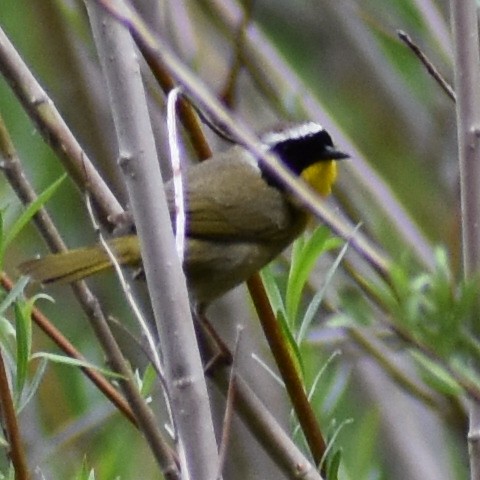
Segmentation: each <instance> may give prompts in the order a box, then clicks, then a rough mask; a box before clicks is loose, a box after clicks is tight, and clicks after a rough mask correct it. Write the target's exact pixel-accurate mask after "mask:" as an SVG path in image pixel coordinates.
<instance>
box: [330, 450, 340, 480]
mask: <svg viewBox="0 0 480 480" xmlns="http://www.w3.org/2000/svg"><path fill="white" fill-rule="evenodd" d="M341 461H342V449H338V450H337V451H336V452H335V453H334V454H333V455H332V457H331V458H330V460H329V462H328V467H327V478H328V480H338V470H339V468H340V464H341Z"/></svg>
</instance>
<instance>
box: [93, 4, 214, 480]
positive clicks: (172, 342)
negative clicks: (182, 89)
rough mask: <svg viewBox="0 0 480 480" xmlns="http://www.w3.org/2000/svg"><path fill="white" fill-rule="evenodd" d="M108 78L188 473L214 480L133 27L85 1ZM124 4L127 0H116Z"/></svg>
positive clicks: (199, 373)
mask: <svg viewBox="0 0 480 480" xmlns="http://www.w3.org/2000/svg"><path fill="white" fill-rule="evenodd" d="M85 3H86V6H87V10H88V14H89V17H90V22H91V25H92V30H93V34H94V39H95V43H96V46H97V50H98V53H99V58H100V61H101V64H102V70H103V73H104V76H105V79H106V84H107V91H108V93H109V97H110V105H111V108H112V113H113V119H114V123H115V128H116V131H117V140H118V144H119V150H120V167H121V168H122V172H123V173H124V179H125V183H126V186H127V191H128V194H129V199H130V205H131V208H132V213H133V217H134V220H135V225H136V227H137V230H138V234H139V239H140V247H141V251H142V257H143V266H144V269H145V274H146V277H147V286H148V290H149V294H150V301H151V304H152V308H153V312H154V317H155V325H156V328H157V332H158V338H159V340H160V345H161V353H162V358H163V360H164V363H165V377H166V380H167V385H168V395H169V398H170V406H171V410H172V414H173V420H174V424H175V428H176V434H177V436H178V448H179V449H180V454H179V457H180V460H181V462H182V466H183V467H184V470H183V471H182V478H191V479H195V480H212V479H213V478H215V474H216V473H217V467H218V452H217V443H216V439H215V435H214V429H213V420H212V415H211V410H210V404H209V398H208V393H207V387H206V382H205V378H204V375H203V367H202V362H201V359H200V353H199V350H198V345H197V342H196V336H195V331H194V328H193V321H192V316H191V313H190V305H189V302H188V294H187V287H186V282H185V276H184V274H183V272H182V269H181V264H180V260H179V258H178V255H177V254H176V250H175V242H174V238H173V230H172V226H171V222H170V214H169V211H168V206H167V201H166V196H165V192H164V189H163V181H162V176H161V173H160V168H159V164H158V159H157V158H158V157H157V152H156V148H155V143H154V139H153V132H152V128H151V125H150V121H149V112H148V107H147V103H146V97H145V91H144V88H143V83H142V79H141V75H140V65H139V62H138V58H137V55H136V53H135V49H134V44H133V41H132V38H131V36H130V32H129V31H128V30H127V29H126V28H125V27H124V26H123V25H121V24H120V23H118V21H117V20H115V19H113V18H112V17H111V16H110V15H108V14H107V13H106V12H105V11H103V10H102V9H100V7H98V5H96V2H93V1H86V2H85ZM115 5H116V6H117V7H118V8H120V9H122V8H125V5H124V3H123V2H122V1H117V2H115Z"/></svg>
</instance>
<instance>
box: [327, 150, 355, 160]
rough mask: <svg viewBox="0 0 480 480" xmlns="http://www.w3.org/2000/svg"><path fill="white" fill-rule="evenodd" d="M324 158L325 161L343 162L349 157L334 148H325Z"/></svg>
mask: <svg viewBox="0 0 480 480" xmlns="http://www.w3.org/2000/svg"><path fill="white" fill-rule="evenodd" d="M324 158H325V159H326V160H344V159H345V158H350V155H349V154H348V153H345V152H341V151H340V150H337V149H336V148H335V147H327V148H326V149H325V154H324Z"/></svg>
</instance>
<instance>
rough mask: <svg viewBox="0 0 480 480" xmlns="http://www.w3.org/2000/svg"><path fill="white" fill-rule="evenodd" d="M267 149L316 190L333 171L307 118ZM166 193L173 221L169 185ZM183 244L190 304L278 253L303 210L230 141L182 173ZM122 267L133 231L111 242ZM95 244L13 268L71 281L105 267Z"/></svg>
mask: <svg viewBox="0 0 480 480" xmlns="http://www.w3.org/2000/svg"><path fill="white" fill-rule="evenodd" d="M261 141H262V142H263V144H264V145H265V150H266V151H270V152H273V153H275V154H277V155H278V156H279V158H280V159H281V160H282V161H283V162H284V163H285V165H286V166H287V167H288V168H289V169H290V170H291V171H292V172H293V174H294V175H299V176H301V177H302V178H304V179H305V181H307V182H308V184H310V186H311V187H313V188H314V189H315V190H316V191H317V192H318V193H319V194H320V195H322V196H326V195H328V194H330V191H331V187H332V184H333V183H334V182H335V179H336V176H337V167H336V160H339V159H343V158H347V157H348V155H346V154H345V153H343V152H341V151H339V150H337V149H336V148H335V147H334V145H333V142H332V139H331V137H330V135H329V134H328V133H327V132H326V131H325V130H324V129H323V128H322V127H321V126H320V125H318V124H316V123H313V122H308V123H304V124H300V125H296V126H293V127H290V128H288V129H286V130H283V131H277V132H270V133H267V134H265V135H263V136H262V137H261ZM165 191H166V195H167V200H168V206H169V210H170V217H171V219H172V221H174V215H175V213H174V212H175V207H174V190H173V183H172V181H169V182H167V183H166V184H165ZM184 193H185V213H186V216H187V222H186V232H185V234H186V242H185V245H186V247H185V260H184V265H183V268H184V271H185V275H186V277H187V284H188V288H189V292H190V297H191V301H192V302H193V303H195V304H201V305H206V304H208V303H210V302H211V301H212V300H213V299H215V298H216V297H219V296H221V295H223V294H224V293H226V292H227V291H228V290H230V289H232V288H233V287H235V286H236V285H238V284H240V283H242V282H243V281H245V280H246V279H248V278H249V277H250V276H251V275H252V274H253V273H255V272H257V271H258V270H260V269H261V268H262V267H264V266H265V265H266V264H268V263H269V262H270V261H271V260H272V259H273V258H275V257H276V256H277V255H279V254H280V253H281V252H282V250H284V249H285V248H286V247H287V246H288V245H289V244H290V243H291V242H292V241H293V240H294V239H295V238H296V237H297V236H298V235H299V234H300V233H301V232H302V231H303V230H304V229H305V227H306V224H307V221H308V213H307V212H306V211H305V210H304V209H303V208H301V207H300V206H298V204H296V203H295V201H294V199H293V198H291V197H290V196H289V194H288V193H287V192H286V191H285V190H284V188H283V187H282V186H281V185H280V184H279V183H278V182H277V181H276V180H275V178H274V177H273V176H272V175H270V174H269V173H268V172H266V171H265V170H263V169H262V165H261V164H260V163H259V162H258V160H257V159H256V158H255V157H254V156H253V155H252V154H251V153H250V152H249V151H248V150H246V149H245V148H243V147H241V146H238V145H237V146H234V147H231V148H230V149H228V150H227V151H225V152H223V153H218V154H215V155H213V156H212V158H211V159H209V160H207V161H205V162H202V163H200V164H197V165H195V166H192V167H190V168H189V169H188V170H187V171H186V173H185V176H184ZM108 243H109V246H110V248H111V250H112V251H113V252H114V254H115V256H116V258H117V260H118V262H119V263H120V264H122V265H132V266H136V265H139V264H140V262H141V256H140V245H139V241H138V238H137V236H136V235H135V234H132V235H127V236H122V237H118V238H114V239H112V240H110V241H109V242H108ZM111 266H112V265H111V262H110V259H109V257H108V255H107V253H106V251H105V249H104V248H103V247H102V246H101V245H93V246H90V247H85V248H79V249H76V250H70V251H68V252H65V253H58V254H52V255H47V256H45V257H43V258H39V259H34V260H29V261H27V262H25V263H23V264H21V265H20V267H19V268H20V271H21V272H22V273H24V274H27V275H30V276H31V277H32V278H33V279H35V280H37V281H40V282H43V283H50V282H63V283H66V282H73V281H75V280H80V279H82V278H85V277H87V276H89V275H92V274H94V273H97V272H100V271H102V270H105V269H107V268H109V267H111Z"/></svg>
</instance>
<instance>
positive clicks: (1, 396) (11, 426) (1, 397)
mask: <svg viewBox="0 0 480 480" xmlns="http://www.w3.org/2000/svg"><path fill="white" fill-rule="evenodd" d="M0 410H1V413H2V418H3V422H4V428H5V431H6V433H7V440H8V443H9V447H10V459H11V460H12V464H13V469H14V470H15V480H28V479H29V478H30V474H29V473H28V467H27V460H26V458H25V452H24V450H23V446H22V442H21V439H20V430H19V429H18V423H17V416H16V413H15V408H14V406H13V401H12V395H11V393H10V389H9V387H8V379H7V372H6V371H5V363H4V361H3V353H2V352H1V350H0Z"/></svg>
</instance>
